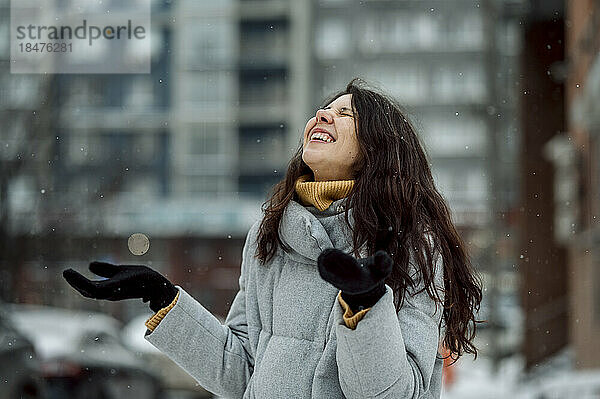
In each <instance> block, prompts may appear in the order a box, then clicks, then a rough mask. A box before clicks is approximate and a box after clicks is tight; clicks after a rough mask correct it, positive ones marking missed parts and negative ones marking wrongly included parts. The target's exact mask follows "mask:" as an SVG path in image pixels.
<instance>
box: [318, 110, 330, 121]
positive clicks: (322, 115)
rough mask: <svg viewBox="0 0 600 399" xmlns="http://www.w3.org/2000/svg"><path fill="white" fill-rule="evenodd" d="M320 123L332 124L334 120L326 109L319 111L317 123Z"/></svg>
mask: <svg viewBox="0 0 600 399" xmlns="http://www.w3.org/2000/svg"><path fill="white" fill-rule="evenodd" d="M319 122H324V123H332V122H333V118H332V117H331V114H329V112H327V111H325V110H324V109H318V110H317V123H319Z"/></svg>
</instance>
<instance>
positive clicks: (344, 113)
mask: <svg viewBox="0 0 600 399" xmlns="http://www.w3.org/2000/svg"><path fill="white" fill-rule="evenodd" d="M323 109H331V107H330V106H327V107H325V108H323ZM337 113H338V114H340V115H341V116H349V117H351V118H353V117H354V115H352V111H351V110H350V108H348V107H341V108H340V109H339V110H338V111H337Z"/></svg>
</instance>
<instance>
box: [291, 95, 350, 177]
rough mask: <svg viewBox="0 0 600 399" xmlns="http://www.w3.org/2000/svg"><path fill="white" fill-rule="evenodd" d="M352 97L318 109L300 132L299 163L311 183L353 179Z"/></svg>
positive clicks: (342, 97)
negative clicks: (311, 177)
mask: <svg viewBox="0 0 600 399" xmlns="http://www.w3.org/2000/svg"><path fill="white" fill-rule="evenodd" d="M351 100H352V95H351V94H344V95H342V96H340V97H338V98H336V99H335V100H334V101H332V102H331V103H330V104H329V105H327V106H326V107H325V108H322V109H319V110H318V111H317V114H316V115H315V116H314V117H312V118H310V119H309V120H308V122H307V123H306V127H305V128H304V142H303V151H302V160H303V161H304V163H306V164H307V165H308V166H309V167H310V169H311V170H312V171H313V173H314V175H315V181H324V180H350V179H353V178H354V176H353V173H352V166H353V165H354V163H355V162H356V161H357V160H358V159H359V147H358V139H357V137H356V129H355V127H354V120H355V118H358V115H355V114H354V112H353V111H352V103H351Z"/></svg>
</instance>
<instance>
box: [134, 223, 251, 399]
mask: <svg viewBox="0 0 600 399" xmlns="http://www.w3.org/2000/svg"><path fill="white" fill-rule="evenodd" d="M250 231H252V229H251V230H250ZM250 237H251V234H250V232H249V233H248V236H247V237H246V242H245V244H244V249H243V250H242V265H241V274H240V278H239V287H240V288H239V291H238V292H237V294H236V296H235V298H234V300H233V302H232V304H231V308H230V310H229V313H228V314H227V317H226V319H225V323H224V324H221V322H220V321H219V320H218V319H217V318H216V317H215V316H214V315H212V314H211V313H210V312H209V311H208V310H207V309H206V308H204V306H202V305H201V304H200V303H199V302H197V301H196V300H195V299H194V298H192V297H191V296H190V295H189V294H188V293H187V292H186V291H185V290H183V289H182V288H181V287H179V286H177V288H178V290H179V298H178V300H177V302H176V303H175V306H173V308H172V309H171V310H170V311H169V312H168V313H167V314H166V315H165V316H164V318H163V319H162V320H161V322H160V323H159V324H158V325H157V326H156V328H155V329H154V331H152V332H151V333H149V334H148V333H147V335H146V336H145V339H146V340H147V341H149V342H150V343H151V344H152V345H154V346H155V347H156V348H158V349H159V350H160V351H161V352H163V353H164V354H165V355H167V357H169V358H170V359H171V360H173V361H174V362H175V363H176V364H177V365H179V367H181V368H182V369H184V370H185V371H186V372H187V373H188V374H190V375H191V376H192V377H194V379H195V380H196V381H198V383H199V384H200V385H201V386H202V387H204V388H205V389H206V390H208V391H210V392H211V393H213V394H215V395H219V396H224V397H228V398H241V397H242V396H243V395H244V391H245V390H246V386H247V384H248V380H249V379H250V377H251V375H252V372H253V370H254V356H253V351H252V349H251V345H250V341H249V338H248V324H247V321H246V275H247V274H246V273H247V271H246V269H247V262H248V257H249V256H251V254H249V247H250V243H249V240H250Z"/></svg>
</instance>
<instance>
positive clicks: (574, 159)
mask: <svg viewBox="0 0 600 399" xmlns="http://www.w3.org/2000/svg"><path fill="white" fill-rule="evenodd" d="M565 9H566V12H565V24H564V40H565V49H564V57H565V60H566V65H567V67H568V69H566V71H567V73H566V74H565V76H564V77H565V78H566V79H564V94H565V95H564V118H565V122H564V125H565V129H563V130H561V131H557V132H554V133H555V134H553V135H552V136H551V137H549V138H547V139H548V140H547V142H546V144H545V145H544V147H543V151H544V154H543V155H544V157H545V159H546V161H547V162H548V163H549V164H550V165H551V166H552V168H551V169H552V170H553V173H552V175H551V176H550V177H551V179H552V180H551V185H550V188H551V190H552V197H553V202H552V208H553V213H552V219H551V220H550V223H551V224H552V232H551V234H552V240H553V241H554V242H555V243H556V246H557V247H558V248H560V249H561V250H562V251H563V257H562V261H563V265H562V266H563V268H564V269H563V270H564V271H563V275H564V276H565V277H566V278H565V282H564V283H563V285H562V286H561V288H562V289H563V290H564V291H563V295H564V298H565V303H564V308H566V309H567V312H566V313H567V314H566V316H565V321H566V323H565V326H564V327H563V328H564V341H566V342H562V344H567V345H569V346H570V347H571V348H572V355H573V359H572V361H573V367H574V368H576V369H594V368H595V369H598V368H599V367H600V350H598V345H597V343H598V342H600V269H599V267H598V265H599V262H600V250H599V248H600V245H599V244H600V229H599V227H600V225H599V223H598V220H599V218H600V189H599V187H600V184H599V183H600V134H599V133H600V4H598V2H593V1H574V0H570V1H566V2H565Z"/></svg>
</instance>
